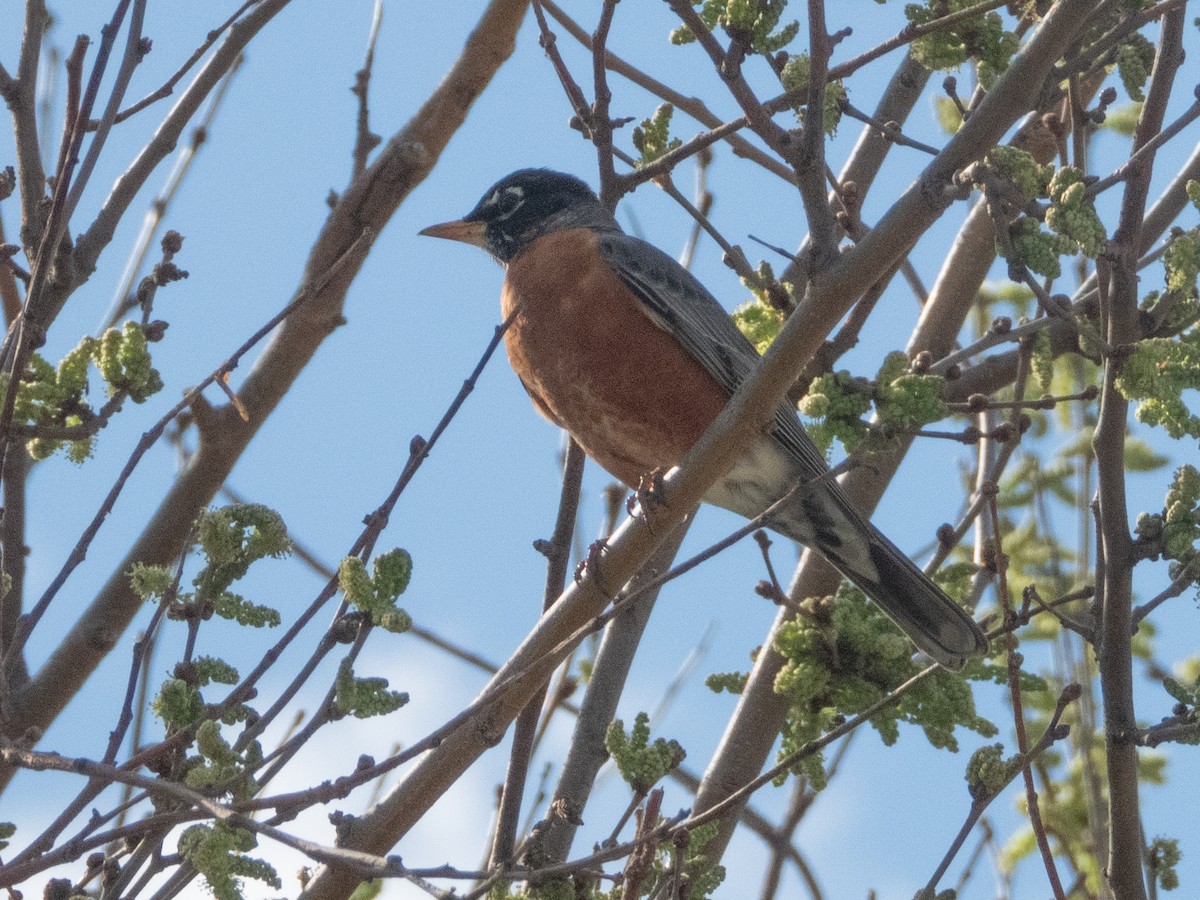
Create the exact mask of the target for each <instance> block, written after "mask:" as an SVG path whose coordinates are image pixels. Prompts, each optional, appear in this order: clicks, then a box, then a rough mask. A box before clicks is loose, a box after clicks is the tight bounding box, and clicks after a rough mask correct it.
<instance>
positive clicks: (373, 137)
mask: <svg viewBox="0 0 1200 900" xmlns="http://www.w3.org/2000/svg"><path fill="white" fill-rule="evenodd" d="M382 25H383V0H375V6H374V9H373V10H372V12H371V28H370V30H369V31H368V32H367V53H366V56H365V57H364V58H363V64H362V68H361V69H359V70H358V71H357V72H355V73H354V87H353V88H351V92H352V93H353V94H354V96H355V97H356V98H357V100H358V117H357V120H356V122H355V129H354V154H353V157H352V158H353V161H354V164H353V165H352V166H351V168H350V177H351V178H357V177H358V176H359V175H360V174H362V172H363V171H364V170H366V168H367V160H368V159H369V158H370V155H371V151H372V150H374V149H375V148H376V147H378V146H379V142H380V141H381V140H382V138H380V136H379V135H377V134H375V133H374V132H373V131H371V114H370V107H369V106H368V104H367V91H368V89H369V88H370V86H371V70H372V69H373V68H374V66H375V44H376V43H377V42H378V40H379V30H380V28H381V26H382Z"/></svg>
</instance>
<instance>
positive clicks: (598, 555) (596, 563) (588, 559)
mask: <svg viewBox="0 0 1200 900" xmlns="http://www.w3.org/2000/svg"><path fill="white" fill-rule="evenodd" d="M607 549H608V541H606V540H604V539H603V538H601V539H600V540H598V541H592V543H591V546H589V547H588V551H587V555H586V556H585V557H584V558H583V561H582V562H580V563H579V565H578V566H576V567H575V583H576V584H579V582H581V581H583V573H584V572H588V573H590V574H591V576H592V582H593V583H594V584H595V585H596V588H597V590H599V591H600V593H602V594H604V596H606V597H615V596H616V595H617V592H616V591H610V590H609V589H608V588H607V587H605V586H604V579H603V578H602V577H601V566H600V560H601V559H602V558H603V556H604V552H605V551H606V550H607Z"/></svg>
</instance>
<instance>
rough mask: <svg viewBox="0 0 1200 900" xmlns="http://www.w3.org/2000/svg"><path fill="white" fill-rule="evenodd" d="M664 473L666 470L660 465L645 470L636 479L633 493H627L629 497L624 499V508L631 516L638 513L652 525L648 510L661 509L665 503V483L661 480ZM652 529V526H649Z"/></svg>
mask: <svg viewBox="0 0 1200 900" xmlns="http://www.w3.org/2000/svg"><path fill="white" fill-rule="evenodd" d="M664 475H666V470H664V469H663V468H662V467H661V466H659V467H658V468H656V469H655V470H654V471H652V472H647V473H645V474H644V475H642V477H641V478H639V479H638V486H637V487H636V488H635V489H634V491H633V493H632V494H630V495H629V499H627V500H626V501H625V510H626V512H628V513H629V514H630V515H631V516H638V515H640V516H641V517H642V518H644V519H645V520H646V524H647V525H650V526H653V523H652V522H651V521H650V511H651V510H653V509H661V508H662V507H664V506H666V505H667V492H666V484H664V482H663V476H664ZM651 530H652V531H653V527H651Z"/></svg>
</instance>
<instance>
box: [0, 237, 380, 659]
mask: <svg viewBox="0 0 1200 900" xmlns="http://www.w3.org/2000/svg"><path fill="white" fill-rule="evenodd" d="M372 238H373V236H372V235H369V234H363V235H362V236H361V237H360V238H359V239H358V240H357V241H355V243H354V244H352V245H351V247H350V249H349V250H348V251H347V252H346V253H345V254H344V255H343V257H342V259H341V260H339V261H338V263H337V264H336V265H335V266H334V267H333V268H332V269H330V270H329V271H328V272H326V273H325V274H324V275H323V276H322V277H321V278H320V279H318V280H316V281H315V282H313V283H312V284H311V285H309V286H307V287H306V289H304V290H302V291H301V292H300V294H299V295H298V296H297V297H296V299H295V300H293V301H292V302H291V303H289V304H288V305H287V306H285V307H284V308H283V309H282V310H280V311H279V312H278V313H276V314H275V315H274V316H272V317H271V318H270V319H269V320H268V321H267V323H266V324H264V325H263V326H262V327H261V328H259V329H258V331H256V332H255V333H254V334H252V335H251V336H250V337H249V338H248V339H247V340H246V341H244V342H243V343H242V345H241V346H240V347H238V348H237V350H235V351H234V352H233V353H232V354H231V355H230V356H229V357H228V358H227V359H226V360H225V361H224V362H223V363H221V365H220V366H218V367H217V368H216V369H215V370H213V371H212V372H211V373H210V374H209V375H208V376H207V377H206V378H204V380H203V381H201V382H200V383H199V384H198V385H196V386H195V387H194V388H192V389H191V390H190V391H188V392H187V394H185V395H184V397H183V399H182V400H180V401H179V402H178V403H176V404H175V405H174V406H173V407H171V409H170V410H168V411H167V413H166V414H165V415H163V416H162V417H161V418H160V419H159V420H158V422H157V423H155V425H154V426H153V427H152V428H150V430H149V431H147V432H146V433H145V434H143V435H142V438H141V440H140V441H139V442H138V445H137V447H135V448H134V451H133V453H132V454H131V455H130V457H129V459H128V461H127V462H126V463H125V467H124V468H123V469H122V470H121V474H120V475H119V476H118V477H117V480H116V482H115V483H114V484H113V486H112V488H111V489H110V491H109V493H108V496H107V497H106V498H105V500H104V503H102V504H101V506H100V508H99V509H98V510H97V511H96V515H95V516H94V517H93V518H92V521H91V524H89V525H88V527H87V528H86V529H84V532H83V534H82V535H81V536H80V538H79V540H78V541H77V542H76V544H75V547H74V548H73V549H72V551H71V553H70V554H69V555H68V557H67V561H66V562H65V563H64V564H63V566H62V568H61V569H60V570H59V572H58V574H57V575H56V576H55V577H54V579H53V580H52V581H51V582H50V584H49V586H48V587H47V588H46V590H45V592H44V593H43V594H42V596H41V598H40V599H39V600H38V602H37V603H36V604H34V606H33V607H32V608H31V609H30V611H29V612H28V613H27V614H26V615H24V616H22V617H21V622H20V625H19V627H18V629H17V633H16V635H15V636H14V640H13V642H12V644H11V645H10V646H9V647H8V648H7V653H6V655H5V658H4V664H5V665H8V664H10V663H11V661H12V660H13V659H15V658H16V656H17V655H18V654H20V653H21V652H22V650H23V648H24V646H25V641H26V640H28V638H29V635H30V634H31V633H32V631H33V629H34V628H35V627H37V624H38V622H39V621H40V620H41V618H42V616H43V615H45V612H46V609H47V608H48V607H49V605H50V603H51V601H53V599H54V598H55V596H56V595H57V594H58V592H59V590H60V589H61V588H62V586H63V584H65V583H66V581H67V578H69V577H70V575H71V573H72V572H73V571H74V570H75V568H76V567H77V566H78V565H79V564H80V563H81V562H83V560H84V558H85V557H86V556H87V548H88V546H89V545H90V544H91V542H92V539H93V538H95V536H96V533H97V532H98V531H99V530H100V526H101V525H102V524H103V523H104V520H105V519H106V518H107V517H108V514H109V512H111V511H112V508H113V506H114V504H115V503H116V502H117V498H118V497H119V496H120V495H121V491H122V489H123V488H124V487H125V483H126V482H127V481H128V480H129V476H130V475H132V474H133V470H134V469H135V468H136V467H137V465H138V463H139V462H140V461H141V458H142V457H143V456H144V455H145V453H146V451H148V450H149V449H150V448H151V447H152V446H154V444H155V443H157V441H158V439H159V437H161V436H162V434H163V432H164V431H165V430H166V428H167V426H168V425H169V424H170V423H171V422H173V421H174V420H175V418H176V416H178V415H179V414H180V413H181V412H183V411H184V410H185V409H187V408H188V407H189V406H191V405H192V404H193V403H195V402H196V400H197V399H198V398H199V397H200V395H201V393H202V392H203V391H204V389H205V388H207V387H209V386H210V385H212V384H214V383H216V382H218V381H219V380H220V379H221V377H222V376H223V375H226V374H228V373H229V372H231V371H233V370H234V369H235V368H237V366H238V364H239V363H240V362H241V360H242V357H243V356H245V355H246V354H247V353H249V352H250V350H252V349H253V348H254V347H255V346H256V345H257V344H258V343H259V342H260V341H261V340H262V339H263V338H265V337H266V336H267V335H269V334H270V333H271V332H272V331H274V330H275V327H276V326H277V325H279V323H280V322H282V321H284V320H285V319H286V318H287V317H288V316H289V315H291V314H292V313H293V312H294V311H295V310H297V309H299V308H300V307H301V306H302V305H303V304H304V303H305V302H306V301H307V300H308V299H309V298H310V297H313V296H315V295H316V294H318V293H320V291H321V290H322V289H323V288H324V286H325V285H326V284H327V283H328V282H329V281H330V280H331V279H333V278H334V277H336V276H337V274H338V272H339V270H340V269H341V267H342V266H343V265H345V264H346V263H347V262H348V261H349V260H350V259H352V258H353V257H355V256H356V255H359V254H362V253H365V252H366V250H367V248H368V247H369V246H370V243H371V240H372Z"/></svg>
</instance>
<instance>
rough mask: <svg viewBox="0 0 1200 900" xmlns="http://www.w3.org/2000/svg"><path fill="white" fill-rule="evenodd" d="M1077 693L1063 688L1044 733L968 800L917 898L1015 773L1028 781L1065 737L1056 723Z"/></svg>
mask: <svg viewBox="0 0 1200 900" xmlns="http://www.w3.org/2000/svg"><path fill="white" fill-rule="evenodd" d="M1079 690H1080V688H1079V685H1077V684H1073V685H1069V686H1068V687H1066V688H1064V689H1063V691H1062V693H1061V694H1059V695H1058V703H1057V705H1056V706H1055V708H1054V715H1053V716H1051V718H1050V724H1049V725H1047V726H1046V730H1045V731H1044V732H1042V736H1041V738H1039V739H1038V742H1037V743H1036V744H1034V745H1033V746H1032V747H1030V748H1029V749H1028V750H1027V751H1022V752H1021V753H1020V754H1019V755H1018V756H1017V758H1016V759H1014V760H1013V761H1012V762H1011V763H1010V764H1009V766H1008V772H1007V773H1006V775H1005V778H1004V781H1003V783H1002V784H1000V785H997V786H996V787H994V788H982V786H981V791H982V792H981V794H980V796H978V797H975V798H974V799H973V800H972V801H971V810H970V812H968V813H967V818H966V821H964V822H963V825H962V828H960V829H959V831H958V834H957V835H956V836H955V838H954V840H953V841H952V842H951V844H950V848H949V849H948V850H947V851H946V854H945V855H944V856H943V857H942V860H941V862H940V863H938V866H937V868H936V869H935V870H934V872H933V875H931V876H930V878H929V881H928V882H926V884H925V887H924V889H923V890H922V891H919V892H918V895H917V896H919V897H932V896H933V895H934V893H935V892H936V890H937V885H938V882H939V881H941V880H942V876H943V875H945V874H946V870H947V869H949V868H950V863H951V862H952V861H953V860H954V857H955V856H957V855H958V851H959V850H960V849H961V848H962V845H963V843H964V842H965V841H966V839H967V837H968V836H969V835H970V834H971V831H972V829H974V828H975V825H976V823H978V821H979V819H980V817H981V816H982V815H983V813H984V811H985V810H986V809H987V808H988V806H989V805H990V804H991V802H992V801H993V800H995V799H996V798H997V797H999V796H1000V794H1001V793H1003V791H1004V789H1005V788H1006V787H1008V785H1009V784H1011V783H1012V781H1013V779H1014V778H1016V777H1017V775H1018V774H1024V775H1025V776H1026V778H1028V777H1029V768H1030V765H1031V764H1032V763H1033V762H1034V761H1035V760H1036V759H1037V758H1038V757H1039V756H1041V755H1042V753H1044V752H1045V751H1046V750H1047V749H1048V748H1049V747H1050V745H1051V744H1053V743H1054V742H1055V741H1059V740H1062V739H1063V738H1064V737H1066V736H1067V733H1068V732H1069V730H1070V726H1068V725H1062V724H1060V720H1061V719H1062V715H1063V713H1064V712H1065V711H1066V708H1067V705H1068V704H1070V703H1071V702H1073V701H1074V700H1075V699H1076V698H1078V696H1079Z"/></svg>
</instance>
